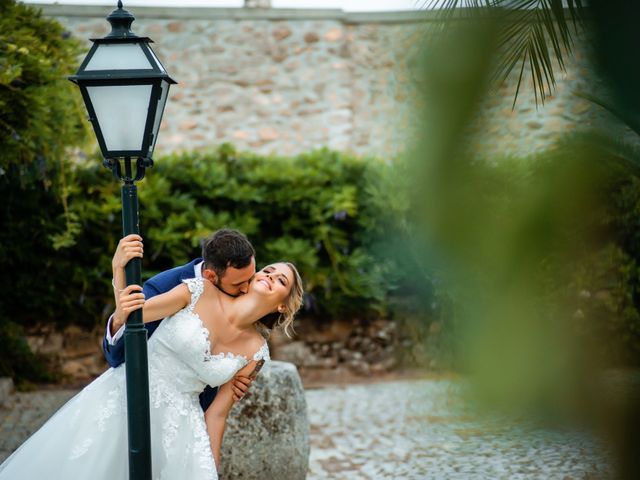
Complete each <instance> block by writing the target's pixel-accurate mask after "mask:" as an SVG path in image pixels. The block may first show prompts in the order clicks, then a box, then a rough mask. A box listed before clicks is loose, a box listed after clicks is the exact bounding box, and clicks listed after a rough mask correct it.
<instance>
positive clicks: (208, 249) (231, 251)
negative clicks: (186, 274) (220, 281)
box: [202, 228, 256, 277]
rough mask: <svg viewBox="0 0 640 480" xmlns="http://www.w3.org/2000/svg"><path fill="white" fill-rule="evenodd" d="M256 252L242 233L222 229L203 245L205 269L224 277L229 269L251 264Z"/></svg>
mask: <svg viewBox="0 0 640 480" xmlns="http://www.w3.org/2000/svg"><path fill="white" fill-rule="evenodd" d="M255 254H256V251H255V250H254V249H253V245H251V242H249V240H248V239H247V237H245V236H244V235H243V234H242V233H240V232H239V231H237V230H233V229H231V228H222V229H220V230H218V231H217V232H215V233H214V234H213V235H211V236H210V237H209V238H207V239H206V240H205V241H204V242H203V244H202V258H203V259H204V266H205V268H209V269H211V270H213V271H214V272H216V275H218V277H222V276H224V272H225V270H226V269H227V268H228V267H233V268H244V267H246V266H247V265H249V264H250V263H251V259H252V258H253V257H254V256H255Z"/></svg>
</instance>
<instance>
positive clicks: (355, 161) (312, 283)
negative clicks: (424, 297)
mask: <svg viewBox="0 0 640 480" xmlns="http://www.w3.org/2000/svg"><path fill="white" fill-rule="evenodd" d="M98 163H99V162H97V161H96V163H95V166H94V167H89V168H78V169H77V170H76V180H75V182H74V186H73V189H72V191H71V195H70V199H69V205H70V210H71V212H72V214H73V215H74V216H75V217H76V218H78V221H79V224H80V229H81V232H80V233H79V234H78V236H77V238H76V245H75V246H73V247H69V248H68V249H67V250H69V251H70V252H73V254H72V257H73V258H74V259H75V261H76V263H77V265H76V266H75V267H74V268H73V270H74V271H77V272H82V271H83V270H90V271H91V272H92V274H91V275H92V277H93V278H94V279H95V280H97V281H98V280H99V279H100V275H102V276H103V278H102V280H101V281H99V282H98V283H100V284H101V285H100V288H101V289H102V295H101V296H102V298H105V299H107V300H108V299H109V294H110V292H109V289H108V288H105V285H106V283H105V280H104V276H105V275H106V272H108V271H109V270H108V267H107V266H108V264H109V263H108V260H109V257H110V255H111V254H112V251H113V249H114V247H115V241H116V240H117V238H118V237H119V235H120V233H119V231H120V198H119V195H118V192H117V190H118V188H119V187H118V185H117V183H116V182H114V181H113V179H112V178H111V177H110V176H109V175H108V174H107V172H105V171H104V170H103V169H102V168H101V167H100V166H99V165H98ZM385 168H389V167H388V166H384V164H382V163H381V162H379V161H377V160H374V159H361V158H357V157H354V156H350V155H346V154H339V153H336V152H331V151H329V150H319V151H314V152H310V153H307V154H302V155H299V156H297V157H294V158H285V157H277V156H270V157H263V156H260V155H257V154H252V153H238V152H236V151H235V150H234V149H233V148H232V147H231V146H229V145H223V146H221V147H220V148H219V149H218V150H216V151H212V152H194V153H185V154H180V155H171V156H168V157H165V158H160V159H158V160H157V161H156V165H155V166H154V168H153V169H152V170H150V171H149V172H148V173H147V177H146V178H145V179H144V180H143V181H142V182H140V184H139V196H140V205H141V206H140V208H141V233H142V235H143V237H144V238H145V252H146V253H147V256H146V258H145V259H144V262H143V272H144V275H145V276H146V277H148V276H151V275H153V274H155V273H158V272H159V271H162V270H164V269H167V268H171V267H173V266H176V265H180V264H184V263H186V262H188V261H190V260H191V259H192V258H195V257H197V256H199V249H200V241H201V239H203V238H204V237H206V236H207V235H209V234H210V233H211V232H213V231H215V230H216V229H218V228H221V227H223V226H227V227H232V228H237V229H239V230H241V231H242V232H244V233H245V234H247V236H248V237H249V238H250V239H251V240H252V241H253V243H254V245H255V247H256V250H257V258H258V262H259V264H262V265H264V264H266V263H269V262H273V261H278V260H290V261H293V262H294V263H295V264H296V265H297V266H298V267H299V269H300V271H301V274H302V275H303V278H304V281H305V287H306V291H307V295H306V300H305V308H306V311H307V313H308V314H310V315H314V316H316V317H319V318H325V317H338V316H341V317H344V316H349V315H354V314H356V315H358V316H363V317H366V316H371V315H377V314H381V313H384V312H385V311H386V309H387V296H388V294H389V293H390V292H392V291H393V290H394V289H395V288H396V286H397V285H398V284H399V282H400V281H401V280H400V278H399V277H398V275H397V273H396V272H397V269H396V268H394V265H395V264H396V263H395V259H394V258H391V257H390V256H388V255H386V256H385V255H384V254H383V252H382V250H381V249H380V244H381V242H382V241H383V240H384V239H385V238H386V236H389V235H394V231H398V232H400V230H399V229H398V227H397V226H396V225H397V223H398V222H395V224H394V223H392V222H391V221H390V220H389V219H387V225H385V226H383V225H381V223H380V222H381V220H380V217H379V215H378V213H379V210H378V209H377V208H376V207H377V205H378V204H376V203H375V202H386V203H387V204H388V205H389V204H391V203H392V202H393V200H390V199H391V198H393V196H394V195H396V196H397V195H401V194H402V193H401V192H398V191H397V190H391V189H389V190H387V191H386V192H382V191H380V190H379V189H377V190H376V189H373V190H372V188H374V187H373V185H374V183H375V182H374V180H375V179H378V180H379V181H380V179H382V178H383V176H382V175H381V173H382V171H383V169H385ZM374 197H375V202H374V201H373V198H374ZM380 197H382V198H380ZM403 208H404V209H406V208H407V206H406V205H404V206H400V207H398V209H399V210H398V212H397V213H399V214H400V213H402V212H400V210H402V209H403ZM398 218H401V217H398ZM87 249H88V251H87ZM384 253H385V254H386V251H385V252H384ZM75 276H76V275H75V274H74V277H75ZM80 276H81V275H80V273H78V277H80ZM89 282H90V283H91V281H89ZM90 288H92V287H90ZM96 294H97V292H96ZM98 312H99V309H97V310H95V311H94V314H95V313H98Z"/></svg>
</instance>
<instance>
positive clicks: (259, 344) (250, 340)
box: [243, 329, 267, 355]
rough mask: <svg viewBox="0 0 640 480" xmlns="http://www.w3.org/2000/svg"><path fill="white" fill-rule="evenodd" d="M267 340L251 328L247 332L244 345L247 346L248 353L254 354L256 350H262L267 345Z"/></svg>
mask: <svg viewBox="0 0 640 480" xmlns="http://www.w3.org/2000/svg"><path fill="white" fill-rule="evenodd" d="M266 343H267V341H266V340H265V338H264V337H263V336H262V335H261V334H260V332H258V331H257V330H254V329H249V330H247V331H246V333H245V340H244V341H243V345H244V346H245V348H246V350H247V351H246V352H245V353H246V354H249V355H253V354H254V353H255V352H257V351H258V350H260V349H261V348H263V347H264V345H266Z"/></svg>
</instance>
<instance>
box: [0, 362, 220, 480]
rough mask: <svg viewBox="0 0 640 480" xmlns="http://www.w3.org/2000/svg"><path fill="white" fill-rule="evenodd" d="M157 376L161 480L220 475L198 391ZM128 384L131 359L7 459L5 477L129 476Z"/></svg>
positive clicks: (155, 432) (154, 440)
mask: <svg viewBox="0 0 640 480" xmlns="http://www.w3.org/2000/svg"><path fill="white" fill-rule="evenodd" d="M150 382H151V385H150V393H151V451H152V472H153V479H154V480H182V479H185V480H186V479H189V480H200V479H202V480H212V479H217V478H218V476H217V473H216V468H215V463H214V460H213V455H212V453H211V447H210V443H209V437H208V435H207V431H206V426H205V423H204V414H203V412H202V409H201V408H200V405H199V403H198V396H197V394H193V393H188V394H187V393H180V392H177V391H175V390H173V389H171V385H170V383H168V382H161V381H156V382H154V381H153V378H151V379H150ZM125 389H126V386H125V378H124V365H122V366H120V367H118V368H115V369H113V368H112V369H109V370H107V371H106V372H105V373H104V374H102V375H101V376H100V377H99V378H97V379H96V380H95V381H93V382H92V383H91V384H90V385H88V386H87V387H86V388H85V389H84V390H82V391H81V392H80V393H78V394H77V395H76V396H74V397H73V398H72V399H71V400H69V401H68V402H67V403H66V404H65V405H63V406H62V408H60V410H58V411H57V412H56V413H55V414H54V415H53V416H52V417H51V418H50V419H49V420H48V421H47V422H46V423H45V424H44V425H43V426H42V428H40V429H39V430H38V431H37V432H35V433H34V434H33V435H32V436H31V437H30V438H29V439H28V440H27V441H26V442H25V443H23V444H22V445H21V446H20V448H18V450H16V451H15V452H14V453H13V454H12V455H11V456H10V457H9V458H7V459H6V460H5V461H4V462H3V463H2V465H0V480H41V479H47V480H57V479H60V480H63V479H64V480H84V479H87V480H121V479H122V480H126V479H127V478H128V447H127V417H126V395H125Z"/></svg>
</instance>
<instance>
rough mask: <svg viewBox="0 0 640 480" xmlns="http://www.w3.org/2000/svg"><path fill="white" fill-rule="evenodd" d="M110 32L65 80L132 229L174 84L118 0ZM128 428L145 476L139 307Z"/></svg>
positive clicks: (132, 456)
mask: <svg viewBox="0 0 640 480" xmlns="http://www.w3.org/2000/svg"><path fill="white" fill-rule="evenodd" d="M107 20H108V21H109V23H110V24H111V32H110V33H109V34H108V35H107V36H106V37H104V38H95V39H91V41H92V42H93V43H94V44H93V46H92V47H91V50H90V51H89V53H88V54H87V56H86V57H85V59H84V61H83V62H82V64H81V65H80V68H79V69H78V71H77V72H76V74H75V75H72V76H71V77H69V80H71V81H72V82H74V83H76V84H77V85H78V87H80V92H81V93H82V98H83V100H84V102H85V105H86V107H87V112H88V114H89V120H90V121H91V123H92V125H93V128H94V131H95V133H96V138H97V140H98V144H99V145H100V150H101V152H102V156H103V157H104V165H105V166H106V167H107V168H109V169H110V170H111V171H112V172H113V175H114V176H115V177H116V179H118V180H119V181H122V182H123V185H122V231H123V233H124V236H126V235H130V234H133V233H135V234H139V233H140V229H139V220H138V191H137V187H136V185H135V182H137V181H139V180H141V179H142V178H143V177H144V174H145V169H146V168H148V167H151V166H152V165H153V160H152V159H151V157H152V154H153V150H154V147H155V144H156V140H157V138H158V132H159V130H160V122H161V120H162V114H163V112H164V106H165V104H166V101H167V98H168V93H169V87H170V85H172V84H175V83H176V82H175V80H173V79H172V78H171V77H170V76H169V75H168V73H167V71H166V70H165V68H164V67H163V66H162V63H161V62H160V60H159V59H158V57H157V56H156V54H155V53H154V52H153V50H152V49H151V47H150V46H149V43H151V39H150V38H148V37H139V36H137V35H135V34H134V33H133V32H132V31H131V23H132V22H133V21H134V20H135V18H134V16H133V15H132V14H131V13H130V12H128V11H126V10H124V9H123V7H122V1H119V2H118V4H117V8H116V10H114V11H113V12H111V14H110V15H109V16H108V17H107ZM140 270H141V264H140V259H139V258H134V259H133V260H131V261H129V263H128V264H127V265H126V267H125V273H126V279H127V285H131V284H136V285H140V284H141V283H142V279H141V271H140ZM124 342H125V347H124V350H125V373H126V390H127V426H128V432H129V480H151V433H150V426H151V421H150V411H149V365H148V360H147V330H146V329H145V328H144V323H143V321H142V310H136V311H135V312H133V313H131V314H130V315H129V317H128V318H127V323H126V327H125V332H124Z"/></svg>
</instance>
